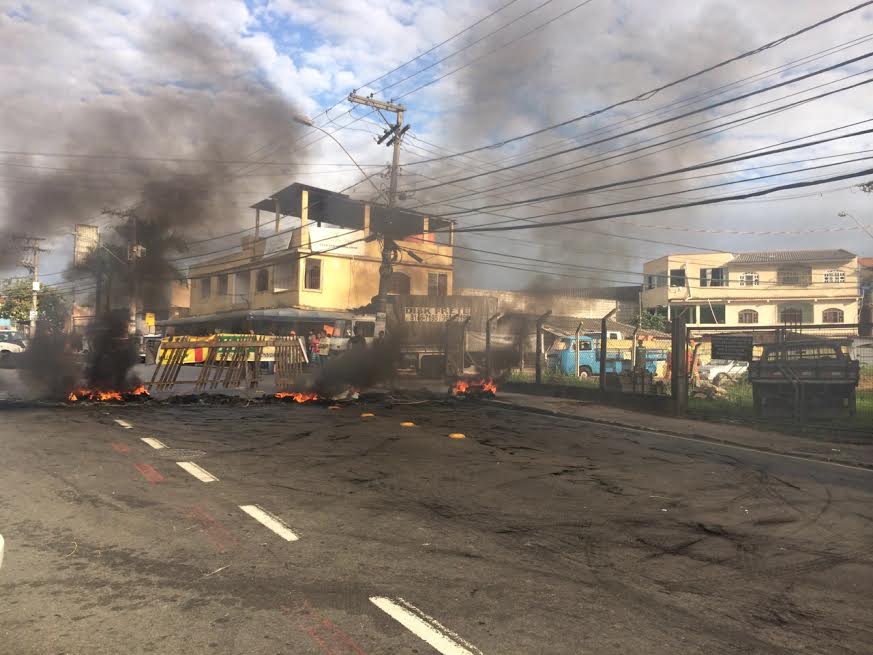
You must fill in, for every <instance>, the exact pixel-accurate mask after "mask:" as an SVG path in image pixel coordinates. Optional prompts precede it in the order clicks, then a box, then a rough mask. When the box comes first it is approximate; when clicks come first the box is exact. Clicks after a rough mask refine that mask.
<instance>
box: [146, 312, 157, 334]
mask: <svg viewBox="0 0 873 655" xmlns="http://www.w3.org/2000/svg"><path fill="white" fill-rule="evenodd" d="M145 324H146V325H147V326H148V328H149V330H151V331H152V332H154V329H155V315H154V312H146V315H145Z"/></svg>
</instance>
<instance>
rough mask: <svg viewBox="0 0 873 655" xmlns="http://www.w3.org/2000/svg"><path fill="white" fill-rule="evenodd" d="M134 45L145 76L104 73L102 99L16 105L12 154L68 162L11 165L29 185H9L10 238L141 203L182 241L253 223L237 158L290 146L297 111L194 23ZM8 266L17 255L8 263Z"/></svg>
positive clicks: (7, 131) (251, 63) (239, 55)
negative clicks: (120, 77)
mask: <svg viewBox="0 0 873 655" xmlns="http://www.w3.org/2000/svg"><path fill="white" fill-rule="evenodd" d="M12 33H13V34H15V32H12ZM136 45H137V47H138V50H139V52H138V53H137V54H138V56H141V57H143V58H144V59H143V64H142V70H143V73H142V75H143V78H144V79H138V80H135V81H130V80H124V82H123V84H122V83H121V82H120V81H118V83H119V86H117V87H114V86H106V87H104V86H102V82H101V81H100V80H101V77H102V76H101V71H99V70H94V71H92V73H93V74H94V77H95V87H96V89H95V92H94V93H92V94H90V95H88V96H86V97H82V98H81V102H79V103H65V104H64V108H63V111H61V112H59V113H58V114H53V112H52V111H51V109H50V107H51V100H49V99H48V98H46V97H45V96H42V95H31V96H30V99H29V100H28V102H30V103H32V104H30V105H27V104H23V103H24V101H22V100H13V101H12V102H11V105H12V107H11V109H10V110H9V111H5V112H4V125H3V126H2V127H0V131H2V134H3V139H2V141H3V143H4V144H8V145H7V146H6V147H7V148H8V149H10V150H11V149H20V150H22V151H27V152H47V153H48V152H50V153H57V154H59V155H63V156H60V157H51V156H37V155H16V156H14V157H10V158H9V159H8V160H7V161H9V162H11V163H14V164H15V165H16V166H15V167H14V168H13V170H17V171H23V172H24V174H25V175H26V178H23V179H22V180H21V182H20V183H17V184H14V185H8V186H4V189H3V195H4V196H5V205H6V211H5V212H4V213H3V217H4V218H3V219H2V224H0V230H9V231H11V232H26V233H30V234H34V235H41V236H54V235H56V234H57V233H58V232H59V231H62V232H69V231H70V229H71V228H72V225H73V224H75V223H88V222H90V221H92V220H93V219H94V218H96V217H97V216H98V215H99V214H100V213H101V212H102V211H103V210H104V209H106V208H113V209H124V208H129V207H133V208H135V210H136V213H137V214H138V215H139V216H141V217H145V218H146V219H148V220H152V221H155V222H159V223H162V224H164V225H166V226H170V227H172V228H173V229H174V230H175V231H176V232H182V233H185V232H191V231H193V228H196V227H200V226H206V225H208V226H209V229H210V230H212V231H220V230H222V229H226V228H227V227H228V226H234V227H235V226H238V225H239V220H240V218H242V217H245V216H246V213H247V212H246V211H245V209H244V208H245V207H247V206H248V205H250V204H251V202H253V201H254V200H256V199H257V198H254V197H253V195H252V194H251V192H249V193H248V194H247V193H246V192H247V189H249V190H250V189H251V188H252V185H251V184H249V182H248V180H250V179H251V178H247V177H246V175H247V174H248V173H251V172H253V171H254V167H253V166H247V165H245V164H240V163H233V164H231V163H227V162H228V161H235V162H240V161H244V160H246V159H247V158H249V157H250V156H254V158H255V159H257V158H258V157H264V156H265V155H270V154H272V146H276V145H281V144H283V143H290V142H292V141H293V140H294V139H295V138H296V137H297V136H298V134H297V130H299V129H302V128H300V127H298V126H295V124H294V123H293V122H292V121H291V118H292V116H293V115H294V114H295V113H299V110H297V109H296V108H295V106H294V103H293V102H292V101H290V100H288V99H287V98H286V97H284V96H283V95H282V94H281V93H280V92H279V91H278V90H277V89H276V88H274V87H273V86H271V85H270V84H269V83H267V82H266V81H264V80H263V79H260V78H255V77H254V74H255V71H256V70H257V64H256V62H255V60H254V58H253V56H252V55H251V53H248V52H244V51H241V50H240V49H239V48H238V47H234V46H233V45H232V44H230V43H228V42H226V41H224V40H222V39H220V38H219V37H217V36H213V35H211V34H207V33H206V32H204V31H202V30H200V29H198V28H195V27H193V26H191V25H185V24H176V25H174V26H172V27H168V26H167V25H166V24H161V25H154V26H153V27H152V28H151V29H150V31H149V30H147V31H146V32H144V33H143V34H142V35H141V39H140V41H139V42H138V43H137V44H136ZM105 56H107V57H109V56H111V55H109V54H106V55H105ZM116 81H117V80H116ZM265 146H270V149H267V148H266V147H265ZM72 155H75V156H72ZM287 156H288V155H287V153H285V152H284V151H282V154H281V155H280V157H286V158H287ZM300 157H301V156H300V155H299V154H295V155H294V157H293V158H294V159H295V160H299V159H300ZM259 172H261V173H263V172H264V170H263V169H261V170H260V171H259ZM259 186H260V187H261V188H263V186H264V184H263V182H261V183H260V184H259ZM10 265H12V266H14V265H15V261H14V259H13V257H12V256H7V258H6V259H5V260H0V268H5V267H8V266H10Z"/></svg>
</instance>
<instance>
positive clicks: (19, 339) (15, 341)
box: [0, 330, 27, 367]
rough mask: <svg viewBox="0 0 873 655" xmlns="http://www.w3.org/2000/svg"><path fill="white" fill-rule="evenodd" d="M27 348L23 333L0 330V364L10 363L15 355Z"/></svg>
mask: <svg viewBox="0 0 873 655" xmlns="http://www.w3.org/2000/svg"><path fill="white" fill-rule="evenodd" d="M26 348H27V342H26V341H25V339H24V335H23V334H21V333H20V332H16V331H15V330H0V366H3V367H7V366H11V365H12V361H13V359H14V358H15V356H16V355H18V354H20V353H23V352H24V351H25V349H26Z"/></svg>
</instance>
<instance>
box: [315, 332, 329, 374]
mask: <svg viewBox="0 0 873 655" xmlns="http://www.w3.org/2000/svg"><path fill="white" fill-rule="evenodd" d="M329 356H330V337H329V336H327V334H326V333H324V332H322V333H321V335H320V336H319V337H318V363H319V364H321V366H322V367H324V366H325V365H326V364H327V358H328V357H329Z"/></svg>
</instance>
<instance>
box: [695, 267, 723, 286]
mask: <svg viewBox="0 0 873 655" xmlns="http://www.w3.org/2000/svg"><path fill="white" fill-rule="evenodd" d="M727 283H728V276H727V269H725V268H701V269H700V286H702V287H707V286H708V287H726V286H727Z"/></svg>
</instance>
